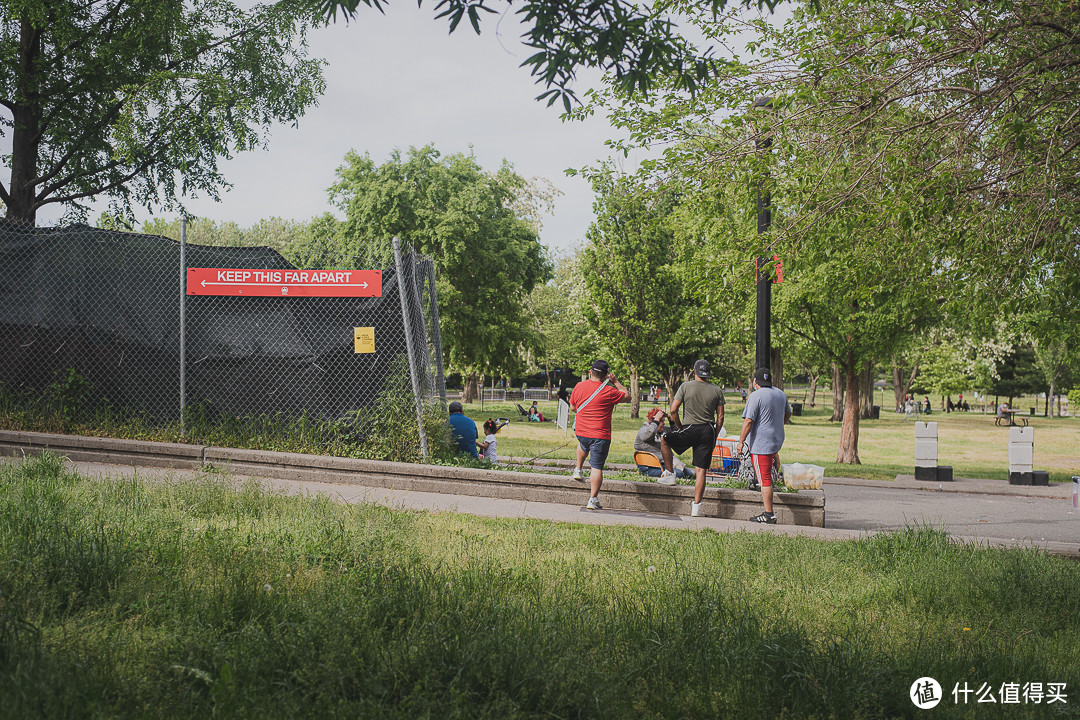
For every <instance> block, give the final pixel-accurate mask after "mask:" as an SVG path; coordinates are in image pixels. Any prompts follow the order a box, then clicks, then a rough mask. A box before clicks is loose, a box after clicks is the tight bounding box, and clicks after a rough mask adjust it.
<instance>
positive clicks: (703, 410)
mask: <svg viewBox="0 0 1080 720" xmlns="http://www.w3.org/2000/svg"><path fill="white" fill-rule="evenodd" d="M710 375H711V372H710V368H709V362H708V361H707V360H698V361H697V362H695V363H694V379H693V380H691V381H689V382H684V383H683V384H682V385H680V386H679V389H678V391H676V393H675V398H674V399H673V400H672V401H671V409H670V410H669V411H668V414H669V415H671V421H672V425H674V426H675V427H677V428H678V430H668V431H667V432H666V433H664V435H663V436H662V438H661V441H660V451H661V453H662V454H663V456H664V471H665V472H664V474H663V475H662V476H661V478H660V482H661V483H664V484H665V485H670V484H672V483H673V482H674V479H675V478H674V473H673V472H672V451H674V452H676V453H679V454H682V453H684V452H686V451H687V450H688V449H690V448H694V472H695V475H696V478H695V482H694V502H693V504H691V505H690V516H691V517H700V516H702V515H704V514H705V513H704V512H703V511H702V508H701V498H702V496H703V495H704V494H705V472H706V471H707V470H708V469H709V467H710V466H711V465H712V454H713V446H715V445H716V438H717V437H718V436H719V435H720V432H721V430H720V428H721V427H723V425H724V389H723V388H722V387H718V386H716V385H713V384H712V383H710V382H709V376H710ZM680 407H682V408H683V409H684V411H685V417H686V424H685V425H681V424H680V423H679V408H680ZM714 418H715V422H713V420H714ZM668 473H671V475H670V477H669V475H668Z"/></svg>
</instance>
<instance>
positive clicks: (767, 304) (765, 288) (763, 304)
mask: <svg viewBox="0 0 1080 720" xmlns="http://www.w3.org/2000/svg"><path fill="white" fill-rule="evenodd" d="M772 100H773V99H772V98H771V97H770V96H768V95H762V96H761V97H758V98H755V99H754V104H753V105H751V112H755V111H756V110H757V109H758V108H767V109H771V108H772ZM771 147H772V137H771V136H770V135H766V136H765V137H762V136H761V134H760V133H758V135H757V138H756V139H755V140H754V149H755V150H756V151H757V153H758V154H759V156H760V154H761V152H762V151H765V152H768V150H769V148H771ZM759 162H760V157H759ZM767 176H768V173H767V172H766V173H762V174H761V175H758V188H757V231H758V238H759V239H761V236H762V235H765V234H766V233H768V232H769V225H770V224H771V223H772V210H771V209H770V207H769V206H770V204H771V200H772V197H771V194H770V193H769V190H768V189H767V188H766V187H765V177H767ZM759 247H761V248H762V249H764V247H765V244H764V243H759ZM768 263H769V256H768V255H761V256H760V257H758V259H757V331H756V333H755V339H756V349H755V351H754V363H755V364H754V367H755V369H756V368H770V370H771V367H772V355H771V342H772V338H771V325H772V273H770V272H769V271H768Z"/></svg>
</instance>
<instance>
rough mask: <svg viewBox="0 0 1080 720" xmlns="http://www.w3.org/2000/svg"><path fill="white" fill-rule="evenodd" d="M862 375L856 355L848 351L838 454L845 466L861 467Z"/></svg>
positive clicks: (837, 458)
mask: <svg viewBox="0 0 1080 720" xmlns="http://www.w3.org/2000/svg"><path fill="white" fill-rule="evenodd" d="M860 375H862V373H860V372H859V371H858V369H857V367H856V365H855V354H854V353H853V352H851V351H850V350H849V351H848V356H847V362H846V363H844V377H845V379H846V381H847V387H846V388H845V396H844V424H843V426H842V427H841V428H840V449H839V450H837V452H836V462H838V463H841V464H844V465H859V464H860V463H859V386H860V385H861V384H862V383H861V382H860Z"/></svg>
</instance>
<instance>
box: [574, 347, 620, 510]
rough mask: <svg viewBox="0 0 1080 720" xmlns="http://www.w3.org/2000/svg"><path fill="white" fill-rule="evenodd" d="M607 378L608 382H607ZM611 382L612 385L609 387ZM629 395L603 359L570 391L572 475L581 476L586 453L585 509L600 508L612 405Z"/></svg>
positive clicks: (609, 441) (608, 447)
mask: <svg viewBox="0 0 1080 720" xmlns="http://www.w3.org/2000/svg"><path fill="white" fill-rule="evenodd" d="M606 382H610V383H611V385H607V384H606ZM612 386H614V387H612ZM629 399H630V393H629V392H627V390H626V388H625V387H623V385H622V383H620V382H619V379H618V378H617V377H615V375H614V373H612V372H610V368H609V367H608V364H607V362H606V361H604V360H597V361H596V362H594V363H593V365H592V369H591V370H590V371H589V379H588V380H583V381H582V382H579V383H578V384H577V385H575V386H574V392H572V393H570V408H571V409H572V410H574V411H575V412H576V413H577V415H575V416H574V434H575V435H576V436H577V439H578V448H577V467H576V468H575V469H574V479H575V480H581V479H582V476H581V466H582V464H583V463H584V462H585V455H586V453H587V454H588V455H589V467H591V468H592V471H591V472H590V473H589V485H590V489H591V490H592V494H591V495H590V496H589V504H588V505H586V507H587V508H588V509H589V510H603V507H602V506H601V505H600V500H599V499H597V497H596V496H597V495H598V494H599V492H600V485H601V483H603V482H604V463H605V462H606V461H607V456H608V450H610V449H611V413H612V412H614V411H615V406H616V405H618V404H619V403H621V402H626V401H627V400H629Z"/></svg>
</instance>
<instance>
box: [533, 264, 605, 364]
mask: <svg viewBox="0 0 1080 720" xmlns="http://www.w3.org/2000/svg"><path fill="white" fill-rule="evenodd" d="M553 262H554V266H555V275H554V277H553V278H552V279H551V280H550V281H548V282H546V283H544V284H543V285H537V286H536V287H535V288H533V291H532V294H531V295H530V298H529V306H530V309H531V312H532V316H533V319H534V322H535V323H536V333H537V336H538V337H539V339H540V342H539V345H538V349H537V356H536V359H537V364H538V366H539V367H541V368H543V370H544V372H545V373H546V374H547V375H548V377H549V385H550V374H551V371H552V369H554V368H574V369H576V370H578V371H580V370H582V369H585V368H588V367H589V366H590V365H591V364H592V361H593V360H595V359H596V358H597V357H598V356H599V354H600V352H601V350H600V341H599V339H598V338H597V337H596V334H595V333H594V332H593V330H592V328H591V326H590V325H589V323H588V321H587V320H586V307H587V305H588V290H587V289H586V287H585V279H584V277H583V275H582V273H581V257H580V254H579V253H573V254H570V255H568V256H565V257H557V258H555V259H554V261H553Z"/></svg>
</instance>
